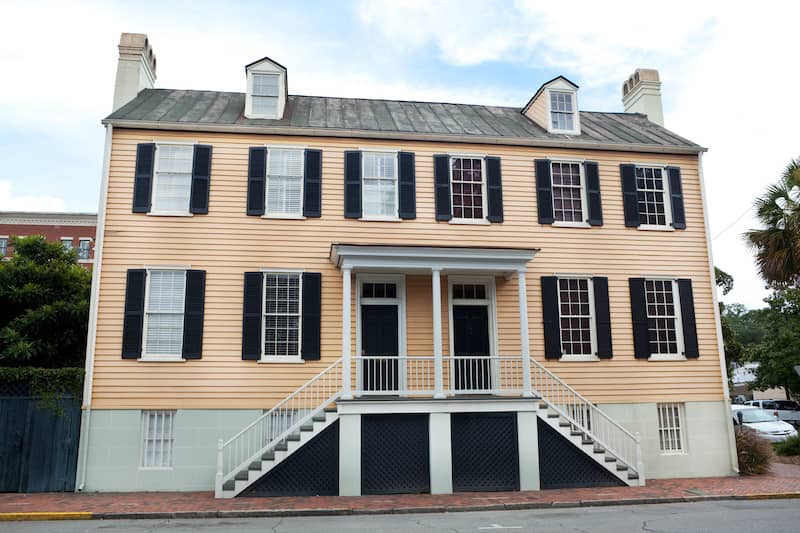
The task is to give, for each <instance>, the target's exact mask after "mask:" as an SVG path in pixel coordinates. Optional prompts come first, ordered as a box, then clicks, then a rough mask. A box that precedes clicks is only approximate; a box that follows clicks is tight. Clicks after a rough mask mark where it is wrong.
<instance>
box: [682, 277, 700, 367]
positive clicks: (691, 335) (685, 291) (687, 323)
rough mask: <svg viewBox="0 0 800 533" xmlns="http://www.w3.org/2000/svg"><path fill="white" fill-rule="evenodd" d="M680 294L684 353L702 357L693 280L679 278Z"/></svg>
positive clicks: (689, 355) (693, 356)
mask: <svg viewBox="0 0 800 533" xmlns="http://www.w3.org/2000/svg"><path fill="white" fill-rule="evenodd" d="M678 296H679V297H680V299H681V325H682V326H683V350H684V352H683V354H684V355H685V356H686V357H690V358H695V357H700V349H699V347H698V345H697V324H696V323H695V319H694V295H693V294H692V280H690V279H679V280H678Z"/></svg>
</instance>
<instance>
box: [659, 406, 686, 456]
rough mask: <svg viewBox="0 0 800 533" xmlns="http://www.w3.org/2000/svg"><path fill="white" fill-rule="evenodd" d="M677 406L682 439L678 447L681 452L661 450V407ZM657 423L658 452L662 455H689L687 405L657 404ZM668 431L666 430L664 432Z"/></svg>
mask: <svg viewBox="0 0 800 533" xmlns="http://www.w3.org/2000/svg"><path fill="white" fill-rule="evenodd" d="M662 405H663V406H672V405H674V406H676V407H677V411H678V426H677V428H678V431H679V432H680V439H679V442H678V445H679V446H680V450H662V449H661V431H662V428H661V413H660V412H659V411H660V410H661V406H662ZM656 422H657V424H658V426H657V433H658V451H659V453H660V454H661V455H687V454H688V453H689V450H688V449H687V446H686V429H687V428H686V404H685V403H682V402H659V403H656ZM664 431H666V429H665V430H664Z"/></svg>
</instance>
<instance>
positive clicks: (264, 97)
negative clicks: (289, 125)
mask: <svg viewBox="0 0 800 533" xmlns="http://www.w3.org/2000/svg"><path fill="white" fill-rule="evenodd" d="M279 78H280V76H279V75H278V74H253V96H252V98H253V113H254V114H257V115H272V116H276V115H277V114H278V80H279Z"/></svg>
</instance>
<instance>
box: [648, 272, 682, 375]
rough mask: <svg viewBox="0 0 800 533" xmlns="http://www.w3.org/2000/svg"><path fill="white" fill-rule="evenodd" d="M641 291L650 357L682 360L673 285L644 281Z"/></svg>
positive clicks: (679, 326)
mask: <svg viewBox="0 0 800 533" xmlns="http://www.w3.org/2000/svg"><path fill="white" fill-rule="evenodd" d="M644 290H645V301H646V302H647V333H648V342H649V349H650V356H651V358H653V359H658V358H659V357H661V358H674V357H682V354H683V332H682V330H681V316H680V299H679V298H680V297H679V292H678V284H677V282H676V281H675V280H670V279H646V280H645V282H644Z"/></svg>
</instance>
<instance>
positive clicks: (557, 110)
mask: <svg viewBox="0 0 800 533" xmlns="http://www.w3.org/2000/svg"><path fill="white" fill-rule="evenodd" d="M550 121H551V129H552V130H554V131H568V132H573V131H574V130H575V100H574V96H573V93H570V92H562V91H550Z"/></svg>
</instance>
